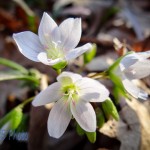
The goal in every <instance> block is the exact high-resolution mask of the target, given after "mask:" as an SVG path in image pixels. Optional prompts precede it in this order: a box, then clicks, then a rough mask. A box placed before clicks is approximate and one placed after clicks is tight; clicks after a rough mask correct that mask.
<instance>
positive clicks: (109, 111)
mask: <svg viewBox="0 0 150 150" xmlns="http://www.w3.org/2000/svg"><path fill="white" fill-rule="evenodd" d="M102 108H103V110H104V113H105V115H106V117H108V118H109V116H110V115H111V116H112V117H113V118H114V119H115V120H117V121H118V120H119V114H118V111H117V109H116V106H115V105H114V103H113V102H112V101H111V100H110V99H108V100H106V101H104V102H102Z"/></svg>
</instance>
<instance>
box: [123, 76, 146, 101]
mask: <svg viewBox="0 0 150 150" xmlns="http://www.w3.org/2000/svg"><path fill="white" fill-rule="evenodd" d="M122 83H123V85H124V88H125V89H126V91H127V92H128V93H129V94H131V95H132V96H133V97H135V98H140V99H143V100H147V98H148V94H147V93H146V92H144V91H142V90H141V89H139V88H138V87H137V86H135V85H134V84H133V83H132V81H130V80H128V79H127V78H124V79H123V81H122Z"/></svg>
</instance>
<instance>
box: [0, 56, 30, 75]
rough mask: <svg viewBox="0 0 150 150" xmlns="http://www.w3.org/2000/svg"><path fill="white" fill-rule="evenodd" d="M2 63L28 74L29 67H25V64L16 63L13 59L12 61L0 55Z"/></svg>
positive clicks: (0, 62)
mask: <svg viewBox="0 0 150 150" xmlns="http://www.w3.org/2000/svg"><path fill="white" fill-rule="evenodd" d="M0 64H2V65H4V66H7V67H10V68H12V69H15V70H19V71H20V72H22V73H25V74H28V70H27V69H25V68H24V67H23V66H21V65H19V64H17V63H15V62H13V61H10V60H8V59H5V58H1V57H0Z"/></svg>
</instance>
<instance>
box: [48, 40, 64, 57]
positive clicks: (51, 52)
mask: <svg viewBox="0 0 150 150" xmlns="http://www.w3.org/2000/svg"><path fill="white" fill-rule="evenodd" d="M45 49H46V52H47V57H48V58H50V59H52V60H54V59H57V58H64V54H63V51H62V50H61V48H60V46H59V45H58V44H57V43H55V42H52V43H50V44H49V45H48V47H46V48H45Z"/></svg>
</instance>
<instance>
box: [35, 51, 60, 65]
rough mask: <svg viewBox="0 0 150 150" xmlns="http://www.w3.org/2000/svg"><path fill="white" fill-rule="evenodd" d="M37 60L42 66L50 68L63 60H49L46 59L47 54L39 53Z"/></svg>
mask: <svg viewBox="0 0 150 150" xmlns="http://www.w3.org/2000/svg"><path fill="white" fill-rule="evenodd" d="M37 58H38V60H39V61H40V62H42V63H43V64H45V65H50V66H53V65H55V64H57V63H59V62H61V61H63V59H61V58H57V59H54V60H52V59H49V58H47V54H46V53H45V52H41V53H39V54H38V56H37Z"/></svg>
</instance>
